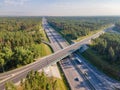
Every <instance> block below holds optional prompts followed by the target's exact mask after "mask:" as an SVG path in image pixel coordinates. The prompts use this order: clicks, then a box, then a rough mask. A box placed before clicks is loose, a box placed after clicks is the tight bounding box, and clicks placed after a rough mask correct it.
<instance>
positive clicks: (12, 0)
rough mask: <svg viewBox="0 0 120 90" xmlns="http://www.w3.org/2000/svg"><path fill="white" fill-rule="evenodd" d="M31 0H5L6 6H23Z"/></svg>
mask: <svg viewBox="0 0 120 90" xmlns="http://www.w3.org/2000/svg"><path fill="white" fill-rule="evenodd" d="M28 1H29V0H4V4H5V5H14V6H18V5H19V6H22V5H24V4H25V3H26V2H28Z"/></svg>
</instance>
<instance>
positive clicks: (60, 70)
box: [57, 62, 71, 90]
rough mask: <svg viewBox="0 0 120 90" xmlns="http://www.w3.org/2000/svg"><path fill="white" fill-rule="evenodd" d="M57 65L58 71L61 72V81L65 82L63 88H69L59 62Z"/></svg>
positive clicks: (67, 89)
mask: <svg viewBox="0 0 120 90" xmlns="http://www.w3.org/2000/svg"><path fill="white" fill-rule="evenodd" d="M57 65H58V69H59V72H60V74H61V77H62V80H63V82H64V84H65V90H71V89H70V85H69V83H68V81H67V79H66V77H65V74H64V72H63V70H62V68H61V66H60V63H59V62H58V63H57Z"/></svg>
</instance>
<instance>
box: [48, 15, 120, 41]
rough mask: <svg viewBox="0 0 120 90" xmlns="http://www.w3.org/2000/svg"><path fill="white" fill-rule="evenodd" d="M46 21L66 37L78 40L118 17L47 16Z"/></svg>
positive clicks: (117, 19) (108, 24)
mask: <svg viewBox="0 0 120 90" xmlns="http://www.w3.org/2000/svg"><path fill="white" fill-rule="evenodd" d="M47 20H48V23H49V24H50V25H51V26H52V27H53V28H54V29H55V30H57V31H58V32H60V33H61V35H63V37H64V38H66V40H67V41H69V42H70V41H71V40H74V41H79V40H81V39H83V38H85V37H86V36H89V35H92V34H94V33H96V32H98V31H100V30H104V29H105V28H107V27H109V26H110V25H112V24H113V23H115V22H116V21H119V20H120V19H119V18H118V17H48V18H47Z"/></svg>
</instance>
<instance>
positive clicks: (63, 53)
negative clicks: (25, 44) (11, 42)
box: [0, 31, 104, 88]
mask: <svg viewBox="0 0 120 90" xmlns="http://www.w3.org/2000/svg"><path fill="white" fill-rule="evenodd" d="M102 33H104V31H101V32H99V33H97V34H95V35H93V36H90V37H89V38H86V39H83V40H81V41H80V42H77V43H74V44H72V45H70V46H68V47H66V48H64V49H61V50H59V51H57V52H55V53H53V54H51V55H49V56H46V57H43V58H40V59H38V60H37V61H35V62H34V63H31V64H29V65H26V66H23V67H21V68H18V69H15V70H12V71H8V72H5V73H3V74H0V77H1V79H2V77H3V78H4V77H7V76H8V77H9V78H7V79H5V80H1V81H0V88H3V87H4V85H5V83H6V82H7V81H13V82H14V83H16V82H18V81H19V80H21V79H22V78H23V77H25V76H26V75H27V73H28V72H29V71H31V70H40V69H43V68H44V67H46V66H49V65H52V64H54V63H56V62H58V61H60V60H61V59H63V58H65V57H67V56H69V55H70V54H72V53H74V52H75V51H76V50H78V49H79V48H80V47H81V45H83V44H88V43H89V42H90V40H91V39H94V38H96V37H98V36H99V35H100V34H102Z"/></svg>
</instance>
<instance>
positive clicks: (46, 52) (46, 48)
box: [40, 43, 52, 57]
mask: <svg viewBox="0 0 120 90" xmlns="http://www.w3.org/2000/svg"><path fill="white" fill-rule="evenodd" d="M40 49H41V56H42V57H43V56H47V55H49V54H51V53H52V50H51V48H50V47H49V46H48V45H46V44H44V43H41V44H40Z"/></svg>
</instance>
